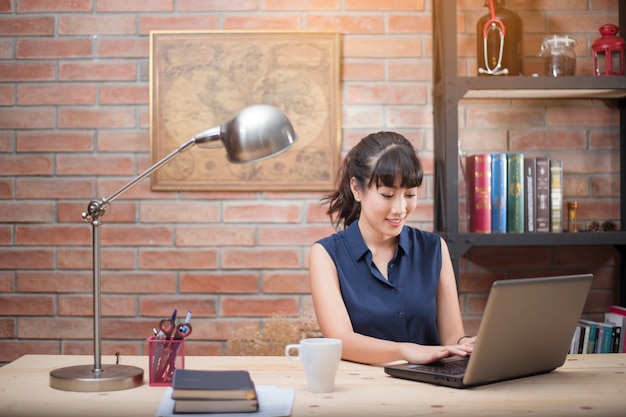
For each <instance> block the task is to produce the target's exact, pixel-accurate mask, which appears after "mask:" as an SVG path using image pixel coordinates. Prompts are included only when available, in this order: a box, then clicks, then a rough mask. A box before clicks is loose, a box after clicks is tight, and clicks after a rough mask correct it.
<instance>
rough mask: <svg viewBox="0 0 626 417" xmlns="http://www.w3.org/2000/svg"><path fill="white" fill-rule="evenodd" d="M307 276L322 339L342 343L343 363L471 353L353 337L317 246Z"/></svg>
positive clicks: (331, 267) (332, 271)
mask: <svg viewBox="0 0 626 417" xmlns="http://www.w3.org/2000/svg"><path fill="white" fill-rule="evenodd" d="M446 253H447V251H446ZM309 274H310V280H311V294H312V296H313V306H314V308H315V315H316V316H317V321H318V324H319V326H320V329H321V331H322V334H323V335H324V337H333V338H337V339H341V340H342V342H343V347H342V357H343V359H346V360H350V361H353V362H360V363H368V364H379V363H385V362H392V361H397V360H406V361H408V362H411V363H428V362H433V361H436V360H439V359H442V358H444V357H446V356H449V355H465V354H467V353H468V352H469V351H471V348H469V347H467V346H466V347H463V346H422V345H418V344H414V343H401V342H392V341H388V340H382V339H377V338H374V337H370V336H365V335H362V334H359V333H355V332H354V330H353V329H352V323H351V322H350V317H349V316H348V311H347V310H346V307H345V304H344V302H343V298H342V297H341V290H340V288H339V278H338V276H337V269H336V267H335V264H334V263H333V261H332V259H331V258H330V256H329V255H328V253H327V252H326V250H325V249H324V248H323V247H322V246H321V245H320V244H317V243H316V244H314V245H313V247H312V248H311V252H310V255H309ZM453 277H454V276H453ZM453 282H454V281H453ZM457 310H458V306H457ZM461 330H462V326H461ZM459 337H460V336H459Z"/></svg>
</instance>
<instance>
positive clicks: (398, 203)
mask: <svg viewBox="0 0 626 417" xmlns="http://www.w3.org/2000/svg"><path fill="white" fill-rule="evenodd" d="M422 175H423V173H422V166H421V163H420V161H419V159H418V157H417V152H416V151H415V148H413V146H412V145H411V143H410V142H409V141H408V140H407V139H406V138H404V137H403V136H402V135H399V134H397V133H393V132H378V133H374V134H371V135H369V136H367V137H365V138H363V139H362V140H361V141H360V142H359V143H358V144H357V145H356V146H355V147H354V148H352V149H351V150H350V152H348V154H347V155H346V157H345V159H344V161H343V164H342V167H341V172H340V173H339V178H338V187H337V190H336V191H335V192H334V193H332V194H331V195H330V196H328V197H327V198H326V199H325V201H326V202H327V203H328V204H329V207H328V212H327V214H329V216H330V217H331V220H332V222H333V225H334V226H335V227H336V228H339V227H340V226H343V229H344V230H342V231H339V232H337V233H335V234H333V235H331V236H329V237H327V238H324V239H322V240H320V241H318V242H316V243H315V244H314V245H313V247H312V248H311V252H310V258H309V270H310V279H311V293H312V296H313V305H314V307H315V314H316V316H317V320H318V323H319V325H320V329H321V331H322V333H323V335H324V337H333V338H338V339H341V340H342V341H343V354H342V356H343V359H346V360H350V361H354V362H361V363H368V364H380V363H386V362H392V361H397V360H404V361H408V362H410V363H420V364H422V363H429V362H434V361H437V360H439V359H443V358H445V357H447V356H451V355H460V356H467V355H469V354H470V353H471V352H472V348H473V344H474V338H472V337H468V336H465V332H464V330H463V322H462V320H461V311H460V308H459V301H458V294H457V289H456V282H455V279H454V271H453V269H452V262H451V260H450V254H449V252H448V248H447V245H446V244H445V242H444V240H443V239H441V238H440V237H439V236H438V235H436V234H434V233H429V232H425V231H421V230H417V229H414V228H411V227H408V226H405V223H406V221H407V219H408V218H409V216H410V215H411V213H413V211H414V210H415V208H416V206H417V189H418V187H419V186H420V185H421V183H422Z"/></svg>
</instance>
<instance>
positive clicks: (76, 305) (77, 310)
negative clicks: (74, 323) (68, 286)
mask: <svg viewBox="0 0 626 417" xmlns="http://www.w3.org/2000/svg"><path fill="white" fill-rule="evenodd" d="M58 303H59V308H58V313H57V314H58V315H59V317H63V316H69V317H81V316H89V315H92V314H93V295H60V296H59V297H58ZM136 305H137V300H136V297H134V296H126V297H121V296H106V295H105V296H102V297H101V300H100V308H101V312H102V317H134V316H135V315H136V314H137V311H136Z"/></svg>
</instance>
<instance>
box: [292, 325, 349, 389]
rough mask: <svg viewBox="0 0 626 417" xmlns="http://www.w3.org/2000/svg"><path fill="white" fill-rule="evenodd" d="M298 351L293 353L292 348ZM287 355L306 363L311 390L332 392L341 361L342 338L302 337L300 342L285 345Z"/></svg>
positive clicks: (307, 378)
mask: <svg viewBox="0 0 626 417" xmlns="http://www.w3.org/2000/svg"><path fill="white" fill-rule="evenodd" d="M292 349H293V350H296V351H297V352H298V355H297V356H292V355H291V350H292ZM285 356H287V358H289V359H291V360H292V361H300V362H302V365H304V372H305V374H306V380H307V387H308V389H309V391H311V392H332V391H333V390H334V389H335V375H336V374H337V368H338V367H339V362H340V361H341V340H340V339H330V338H324V337H318V338H311V339H302V340H300V343H299V344H293V345H287V346H285Z"/></svg>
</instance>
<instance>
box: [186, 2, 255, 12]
mask: <svg viewBox="0 0 626 417" xmlns="http://www.w3.org/2000/svg"><path fill="white" fill-rule="evenodd" d="M177 4H178V7H177V10H178V11H181V12H211V11H216V12H228V11H251V10H257V9H258V7H259V6H258V2H257V0H237V1H229V2H227V3H224V2H223V1H222V0H178V3H177Z"/></svg>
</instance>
